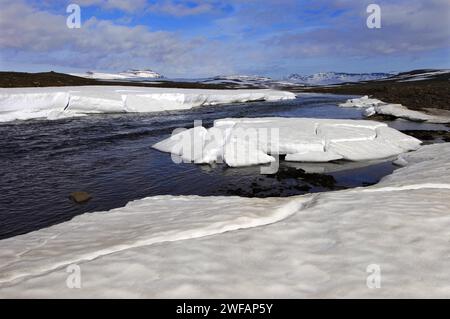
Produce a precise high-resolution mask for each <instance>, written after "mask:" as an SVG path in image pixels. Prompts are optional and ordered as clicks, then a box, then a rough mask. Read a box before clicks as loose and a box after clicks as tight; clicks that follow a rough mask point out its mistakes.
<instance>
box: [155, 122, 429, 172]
mask: <svg viewBox="0 0 450 319" xmlns="http://www.w3.org/2000/svg"><path fill="white" fill-rule="evenodd" d="M198 132H201V134H199V133H198ZM420 143H421V142H420V141H419V140H417V139H415V138H413V137H411V136H408V135H405V134H403V133H401V132H399V131H397V130H395V129H393V128H390V127H388V126H387V125H386V124H383V123H378V122H374V121H361V120H360V121H357V120H334V119H308V118H240V119H221V120H216V121H215V122H214V126H213V127H212V128H209V129H204V128H203V127H194V128H193V129H191V130H187V131H184V132H182V133H179V132H176V133H175V134H173V135H172V136H171V137H169V138H167V139H165V140H163V141H161V142H159V143H157V144H155V145H153V147H154V148H155V149H157V150H160V151H162V152H168V153H172V154H174V155H179V156H181V157H182V159H183V160H185V161H187V162H195V163H197V164H205V163H207V164H211V163H214V162H222V160H224V162H225V163H226V164H227V165H228V166H231V167H240V166H250V165H255V164H267V163H271V162H274V161H275V158H274V157H273V156H272V155H276V154H282V155H286V160H287V161H305V162H329V161H333V160H338V159H345V160H350V161H366V160H374V159H380V158H388V157H391V156H395V155H398V154H400V153H403V152H407V151H410V150H415V149H417V148H418V147H419V146H420Z"/></svg>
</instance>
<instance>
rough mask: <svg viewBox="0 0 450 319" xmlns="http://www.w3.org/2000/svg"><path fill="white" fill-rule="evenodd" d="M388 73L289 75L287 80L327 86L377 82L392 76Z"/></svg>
mask: <svg viewBox="0 0 450 319" xmlns="http://www.w3.org/2000/svg"><path fill="white" fill-rule="evenodd" d="M392 75H393V74H390V73H344V72H321V73H315V74H311V75H300V74H296V73H294V74H291V75H289V76H288V77H287V80H288V81H290V82H293V83H298V84H307V85H329V84H339V83H346V82H361V81H370V80H378V79H383V78H387V77H390V76H392Z"/></svg>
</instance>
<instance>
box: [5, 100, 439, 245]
mask: <svg viewBox="0 0 450 319" xmlns="http://www.w3.org/2000/svg"><path fill="white" fill-rule="evenodd" d="M347 98H348V97H347V96H337V95H307V96H303V97H301V98H298V99H296V100H293V101H282V102H274V103H259V102H256V103H249V104H235V105H225V106H215V107H203V108H198V109H194V110H189V111H179V112H169V113H167V112H166V113H152V114H120V115H117V114H116V115H112V114H110V115H94V116H89V117H84V118H74V119H65V120H58V121H43V120H34V121H26V122H16V123H13V124H1V125H0V150H1V151H0V163H1V165H0V176H1V179H0V239H2V238H7V237H11V236H15V235H19V234H23V233H27V232H30V231H33V230H37V229H40V228H43V227H48V226H50V225H53V224H56V223H60V222H63V221H67V220H69V219H71V218H73V217H74V216H76V215H79V214H82V213H86V212H93V211H103V210H109V209H112V208H117V207H122V206H124V205H125V204H126V203H127V202H129V201H132V200H136V199H140V198H144V197H148V196H152V195H164V194H169V195H204V196H210V195H223V196H230V195H240V196H250V197H252V196H258V197H266V196H291V195H296V194H304V193H308V192H320V191H326V190H331V189H343V188H349V187H355V186H362V185H370V184H374V183H376V182H378V181H379V180H380V178H382V177H383V176H385V175H387V174H390V173H391V172H392V171H393V170H394V169H395V167H394V166H393V165H392V163H391V161H384V162H381V163H380V162H378V163H362V164H358V165H357V166H355V163H345V162H341V163H330V164H324V165H320V164H298V163H287V162H283V161H281V163H280V171H279V173H278V174H276V175H260V173H259V167H249V168H239V169H236V168H227V167H226V166H225V165H217V166H214V167H211V166H209V165H201V166H199V165H195V164H175V163H173V162H172V160H171V157H170V154H167V153H161V152H159V151H156V150H154V149H152V148H151V145H153V144H154V143H156V142H158V141H161V140H162V139H164V138H167V137H168V136H170V134H171V132H172V130H173V129H175V128H179V127H185V128H190V127H192V126H193V122H194V120H202V121H203V124H204V125H205V126H211V125H212V122H213V120H215V119H219V118H224V117H262V116H282V117H315V118H350V119H359V118H361V111H360V110H358V109H352V108H338V107H337V103H340V102H343V101H345V100H346V99H347ZM391 125H392V126H394V127H398V128H400V129H434V128H436V126H433V125H426V124H414V123H412V124H411V123H409V122H406V121H395V122H392V123H391ZM437 128H438V127H437ZM299 168H301V169H303V171H299V170H298V169H299ZM299 172H301V173H300V174H299ZM74 191H86V192H88V193H90V194H91V195H92V197H93V199H92V200H91V201H89V202H87V203H85V204H81V205H80V204H75V203H74V202H72V201H71V200H70V199H69V194H70V193H71V192H74Z"/></svg>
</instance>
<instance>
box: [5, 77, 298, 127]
mask: <svg viewBox="0 0 450 319" xmlns="http://www.w3.org/2000/svg"><path fill="white" fill-rule="evenodd" d="M287 99H295V94H293V93H290V92H282V91H275V90H199V89H171V88H146V87H142V88H141V87H129V86H128V87H122V86H82V87H52V88H13V89H0V122H7V121H13V120H27V119H33V118H47V119H58V118H61V117H71V116H82V115H86V114H90V113H126V112H161V111H171V110H183V109H190V108H193V107H198V106H203V105H217V104H227V103H240V102H251V101H279V100H287Z"/></svg>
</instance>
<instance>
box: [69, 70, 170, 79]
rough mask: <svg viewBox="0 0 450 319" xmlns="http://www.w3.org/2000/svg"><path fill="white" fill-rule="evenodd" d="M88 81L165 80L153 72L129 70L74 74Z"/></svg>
mask: <svg viewBox="0 0 450 319" xmlns="http://www.w3.org/2000/svg"><path fill="white" fill-rule="evenodd" d="M72 75H75V76H81V77H84V78H88V79H96V80H129V81H145V80H148V79H163V78H164V76H162V75H161V74H159V73H157V72H155V71H152V70H149V69H147V70H128V71H124V72H119V73H102V72H92V71H88V72H86V73H82V74H72Z"/></svg>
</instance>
